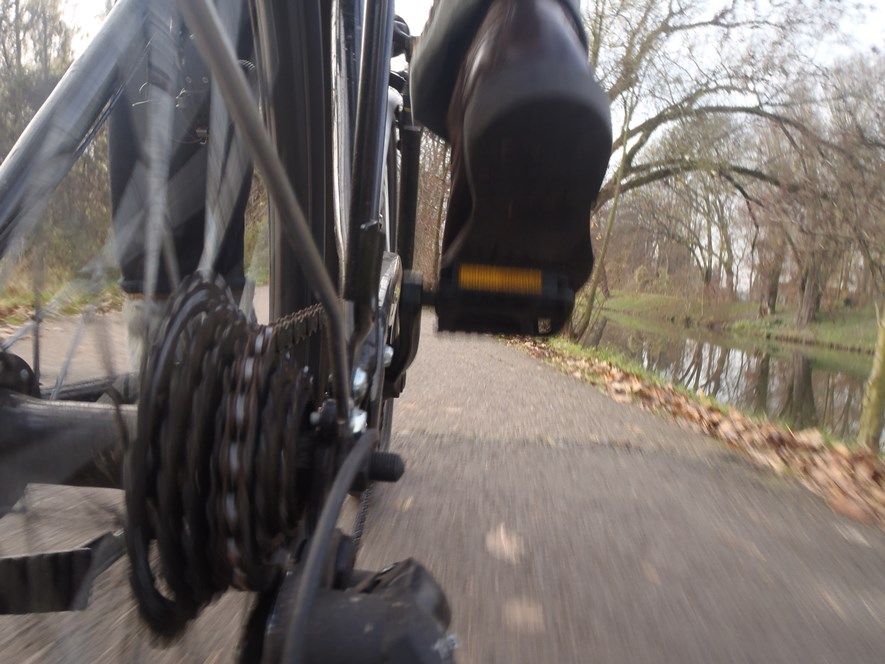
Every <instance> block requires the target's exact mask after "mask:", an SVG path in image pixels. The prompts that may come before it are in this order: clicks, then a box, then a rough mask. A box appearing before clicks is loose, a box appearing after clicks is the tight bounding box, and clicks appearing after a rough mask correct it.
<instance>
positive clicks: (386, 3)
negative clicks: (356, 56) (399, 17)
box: [344, 0, 393, 350]
mask: <svg viewBox="0 0 885 664" xmlns="http://www.w3.org/2000/svg"><path fill="white" fill-rule="evenodd" d="M392 35H393V0H366V13H365V24H364V27H363V43H362V48H361V58H360V82H359V92H358V94H357V115H356V131H355V139H354V150H353V155H354V156H353V174H354V177H353V190H352V192H351V202H350V229H349V238H348V250H349V251H348V256H347V262H346V270H345V279H344V297H345V299H346V300H348V301H349V302H351V303H352V305H353V330H352V338H351V350H353V349H354V348H355V347H356V346H357V345H358V344H359V342H360V341H361V340H362V338H363V337H364V336H365V335H366V333H367V332H368V329H369V326H370V325H371V321H372V315H373V313H374V312H373V309H374V304H375V302H374V301H375V300H376V299H377V293H376V292H374V291H375V290H376V284H377V280H375V281H374V283H372V282H371V277H372V276H373V275H376V273H377V271H378V270H379V269H380V265H381V250H382V247H383V245H382V244H381V243H382V242H383V235H382V234H381V233H380V229H379V228H378V226H379V217H380V205H381V182H382V178H383V170H384V157H385V150H384V135H385V131H386V127H385V124H386V123H387V121H388V117H387V86H388V81H389V79H390V55H391V49H392V46H393V44H392ZM379 236H380V242H379V239H378V237H379ZM367 281H368V282H370V283H367Z"/></svg>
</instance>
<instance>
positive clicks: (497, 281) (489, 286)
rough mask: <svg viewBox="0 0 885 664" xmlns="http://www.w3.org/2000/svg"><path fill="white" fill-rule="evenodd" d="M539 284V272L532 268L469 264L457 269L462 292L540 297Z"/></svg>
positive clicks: (540, 281)
mask: <svg viewBox="0 0 885 664" xmlns="http://www.w3.org/2000/svg"><path fill="white" fill-rule="evenodd" d="M541 283H542V280H541V270H535V269H532V268H520V267H498V266H495V265H471V264H469V263H466V264H463V265H461V266H459V268H458V286H459V287H460V288H462V289H463V290H474V291H488V292H493V293H525V294H527V295H540V294H541Z"/></svg>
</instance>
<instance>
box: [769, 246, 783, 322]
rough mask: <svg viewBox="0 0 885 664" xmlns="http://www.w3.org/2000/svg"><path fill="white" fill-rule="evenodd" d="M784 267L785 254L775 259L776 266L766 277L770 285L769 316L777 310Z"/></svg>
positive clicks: (772, 267) (773, 266) (774, 265)
mask: <svg viewBox="0 0 885 664" xmlns="http://www.w3.org/2000/svg"><path fill="white" fill-rule="evenodd" d="M783 267H784V258H783V254H781V255H779V256H778V258H777V259H775V262H774V264H773V265H772V266H771V269H770V270H768V273H767V274H766V275H765V278H766V280H767V281H768V283H767V284H766V292H765V303H766V305H767V306H768V313H769V315H771V314H773V313H774V312H775V310H776V308H777V294H778V290H779V289H780V284H781V270H783Z"/></svg>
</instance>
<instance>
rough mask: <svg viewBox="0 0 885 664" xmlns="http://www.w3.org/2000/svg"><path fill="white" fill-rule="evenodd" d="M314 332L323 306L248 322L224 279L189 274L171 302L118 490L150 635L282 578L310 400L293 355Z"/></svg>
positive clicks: (298, 502)
mask: <svg viewBox="0 0 885 664" xmlns="http://www.w3.org/2000/svg"><path fill="white" fill-rule="evenodd" d="M324 324H325V319H324V312H323V310H322V308H321V307H320V306H319V305H315V306H312V307H309V308H307V309H303V310H302V311H299V312H297V313H295V314H291V315H289V316H286V317H284V318H281V319H279V320H278V321H276V322H275V323H274V324H273V325H259V324H257V323H251V322H249V321H248V320H247V319H246V317H245V316H244V315H243V314H242V312H240V311H239V309H237V307H236V304H235V303H234V300H233V297H232V296H231V294H230V292H229V291H228V290H227V288H226V287H225V285H224V283H223V282H222V281H220V280H208V279H205V278H202V277H199V276H193V277H190V278H188V279H187V280H186V281H185V282H184V283H183V284H182V286H181V287H180V289H179V291H178V293H177V294H176V295H175V296H173V298H171V300H170V302H169V305H168V307H167V313H166V315H165V318H164V321H163V323H162V324H161V326H160V328H159V329H160V331H159V333H158V335H157V341H156V342H155V343H154V344H153V346H152V348H151V350H150V353H149V354H148V355H147V356H146V358H145V363H144V365H143V372H142V392H141V394H142V399H141V401H140V403H139V414H138V436H137V438H136V441H135V442H134V443H133V444H132V446H131V447H130V449H129V451H128V453H127V459H126V482H125V488H126V502H127V528H126V536H127V546H128V548H129V553H130V560H131V564H132V574H131V579H132V586H133V590H134V592H135V596H136V598H137V600H138V603H139V607H140V610H141V613H142V615H143V616H144V617H145V619H146V621H147V622H148V624H149V625H150V626H151V627H152V628H153V629H154V630H155V631H157V632H158V633H160V634H163V635H166V636H173V635H175V634H177V633H178V632H179V631H180V630H182V629H183V628H184V626H185V625H186V623H187V621H188V620H190V619H192V618H193V617H195V616H196V614H197V613H198V612H199V610H200V609H201V608H202V607H203V606H205V605H206V604H208V603H209V602H211V601H212V600H213V599H214V598H215V597H216V596H217V595H218V594H220V593H222V592H224V591H225V590H226V589H227V588H228V587H229V586H234V587H236V588H239V589H242V590H252V591H262V590H265V589H266V588H267V587H268V586H269V585H270V583H271V582H272V581H273V580H274V579H275V577H276V576H277V574H279V572H280V569H281V565H282V564H283V563H284V562H285V560H286V557H287V549H288V547H289V546H290V545H291V543H292V539H293V537H294V536H295V534H296V530H297V526H298V519H299V517H300V514H301V511H302V509H303V499H302V496H303V491H304V487H299V486H298V484H297V481H296V477H297V474H298V473H297V471H298V466H299V461H300V459H299V455H301V456H302V457H303V456H304V452H303V450H301V446H300V445H299V439H300V437H301V434H302V432H303V431H304V430H305V429H306V427H307V424H308V414H309V409H310V394H311V376H310V373H309V371H308V370H307V369H306V368H301V367H299V366H298V363H297V362H296V361H295V359H294V356H295V353H294V352H293V351H294V350H295V347H296V346H297V345H298V344H299V343H301V342H303V341H305V340H306V339H308V338H309V337H310V336H311V335H312V334H315V333H317V332H319V331H321V329H322V328H323V326H324ZM153 542H156V547H157V551H158V553H159V571H160V575H161V576H162V583H161V584H158V582H157V579H156V576H155V574H154V571H153V569H152V568H151V546H152V543H153ZM159 586H162V587H163V588H164V590H163V592H161V590H160V589H159Z"/></svg>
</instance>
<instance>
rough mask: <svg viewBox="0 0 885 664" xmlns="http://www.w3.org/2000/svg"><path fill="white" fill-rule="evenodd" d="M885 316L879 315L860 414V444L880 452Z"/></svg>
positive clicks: (884, 402)
mask: <svg viewBox="0 0 885 664" xmlns="http://www.w3.org/2000/svg"><path fill="white" fill-rule="evenodd" d="M883 420H885V317H879V334H878V335H877V337H876V354H875V356H874V357H873V369H872V371H870V378H869V380H868V381H867V387H866V391H865V392H864V396H863V409H862V410H861V414H860V432H859V433H858V435H857V442H858V444H859V445H862V446H864V447H867V448H869V449H870V450H872V451H873V452H879V439H880V438H881V436H882V426H883V424H885V422H883Z"/></svg>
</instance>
